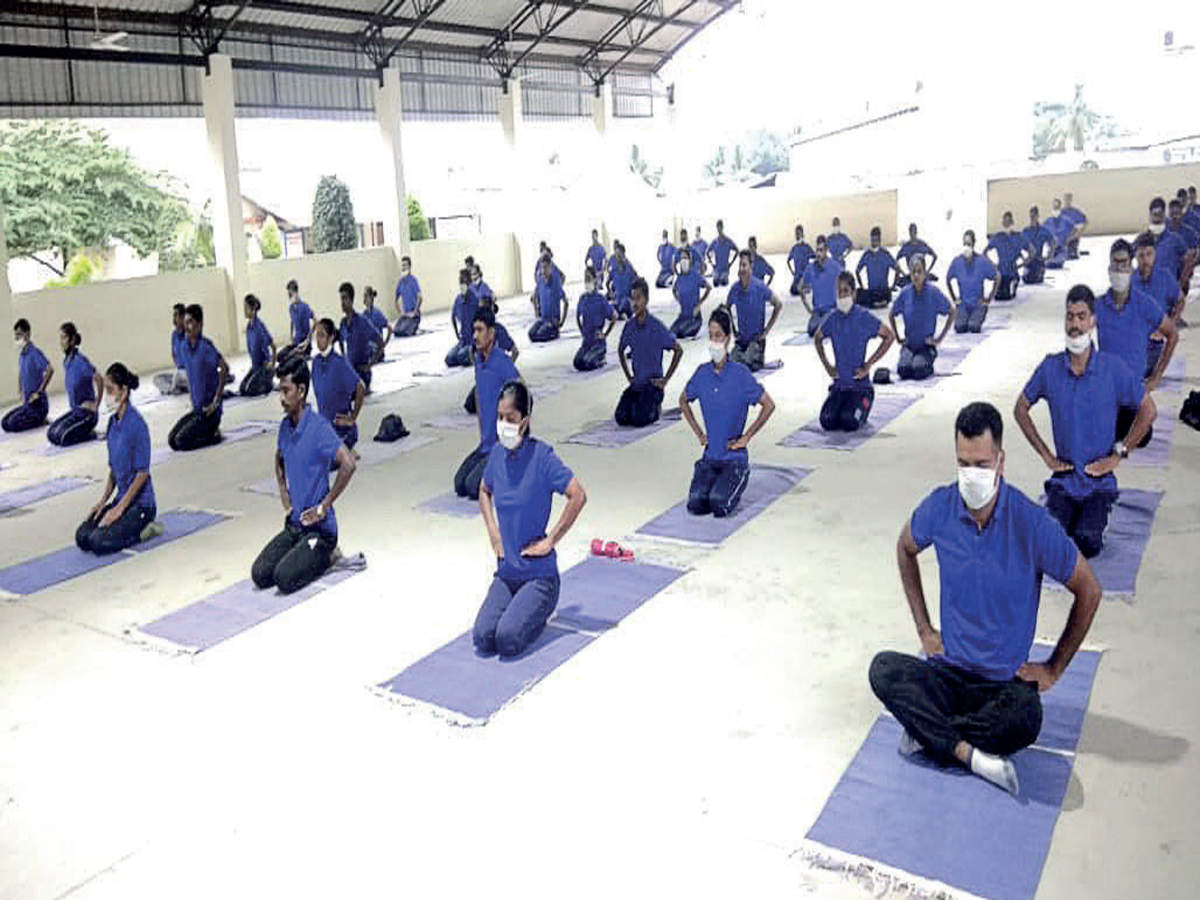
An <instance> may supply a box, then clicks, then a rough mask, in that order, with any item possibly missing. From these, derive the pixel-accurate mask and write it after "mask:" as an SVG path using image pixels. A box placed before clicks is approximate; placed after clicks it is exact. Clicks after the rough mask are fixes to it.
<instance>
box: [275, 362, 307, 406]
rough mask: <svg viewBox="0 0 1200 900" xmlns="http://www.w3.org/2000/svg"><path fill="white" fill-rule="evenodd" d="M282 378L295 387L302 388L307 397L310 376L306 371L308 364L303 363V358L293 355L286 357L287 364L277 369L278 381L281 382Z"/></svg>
mask: <svg viewBox="0 0 1200 900" xmlns="http://www.w3.org/2000/svg"><path fill="white" fill-rule="evenodd" d="M284 378H290V379H291V380H292V384H294V385H295V386H296V387H298V388H300V387H302V388H304V394H305V396H308V387H309V385H310V384H311V383H312V375H311V374H310V373H309V371H308V363H307V362H305V361H304V357H303V356H297V355H295V354H293V355H292V356H290V357H288V360H287V362H285V363H284V364H283V365H282V366H280V367H279V380H280V381H282V380H283V379H284Z"/></svg>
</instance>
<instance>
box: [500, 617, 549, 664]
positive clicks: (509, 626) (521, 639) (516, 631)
mask: <svg viewBox="0 0 1200 900" xmlns="http://www.w3.org/2000/svg"><path fill="white" fill-rule="evenodd" d="M543 627H544V626H543ZM541 631H542V629H541V628H538V629H537V631H536V633H535V634H534V635H532V636H529V635H526V634H525V633H524V629H523V628H522V627H521V623H514V622H508V621H504V620H501V621H500V624H499V625H497V626H496V637H495V644H496V653H497V654H498V655H499V656H500V657H501V658H504V657H512V656H517V655H518V654H520V653H522V652H523V651H524V650H526V649H527V648H528V647H529V645H530V644H532V643H533V641H534V639H536V637H537V635H538V634H541Z"/></svg>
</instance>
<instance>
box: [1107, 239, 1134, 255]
mask: <svg viewBox="0 0 1200 900" xmlns="http://www.w3.org/2000/svg"><path fill="white" fill-rule="evenodd" d="M1122 250H1124V251H1125V252H1126V253H1128V254H1129V255H1130V256H1133V247H1132V246H1130V244H1129V241H1127V240H1125V238H1117V239H1116V240H1115V241H1113V242H1112V246H1111V247H1109V248H1108V258H1109V259H1112V258H1113V257H1114V256H1116V255H1117V254H1118V253H1120V252H1121V251H1122Z"/></svg>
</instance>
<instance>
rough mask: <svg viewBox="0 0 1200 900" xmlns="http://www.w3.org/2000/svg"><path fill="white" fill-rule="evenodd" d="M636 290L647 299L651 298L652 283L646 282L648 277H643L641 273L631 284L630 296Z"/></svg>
mask: <svg viewBox="0 0 1200 900" xmlns="http://www.w3.org/2000/svg"><path fill="white" fill-rule="evenodd" d="M634 291H638V292H640V293H641V295H642V296H643V297H645V298H646V299H647V300H649V299H650V285H648V284H646V279H645V278H642V277H641V276H640V275H639V276H638V277H637V278H635V279H633V284H631V285H630V286H629V296H630V297H632V296H633V292H634Z"/></svg>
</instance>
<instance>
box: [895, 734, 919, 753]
mask: <svg viewBox="0 0 1200 900" xmlns="http://www.w3.org/2000/svg"><path fill="white" fill-rule="evenodd" d="M920 749H921V744H920V743H919V742H918V741H917V739H916V738H915V737H913V736H912V735H911V734H909V732H908V729H907V728H905V729H904V730H903V731H902V732H900V747H899V750H900V755H901V756H912V755H913V754H914V753H917V752H918V751H919V750H920Z"/></svg>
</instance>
